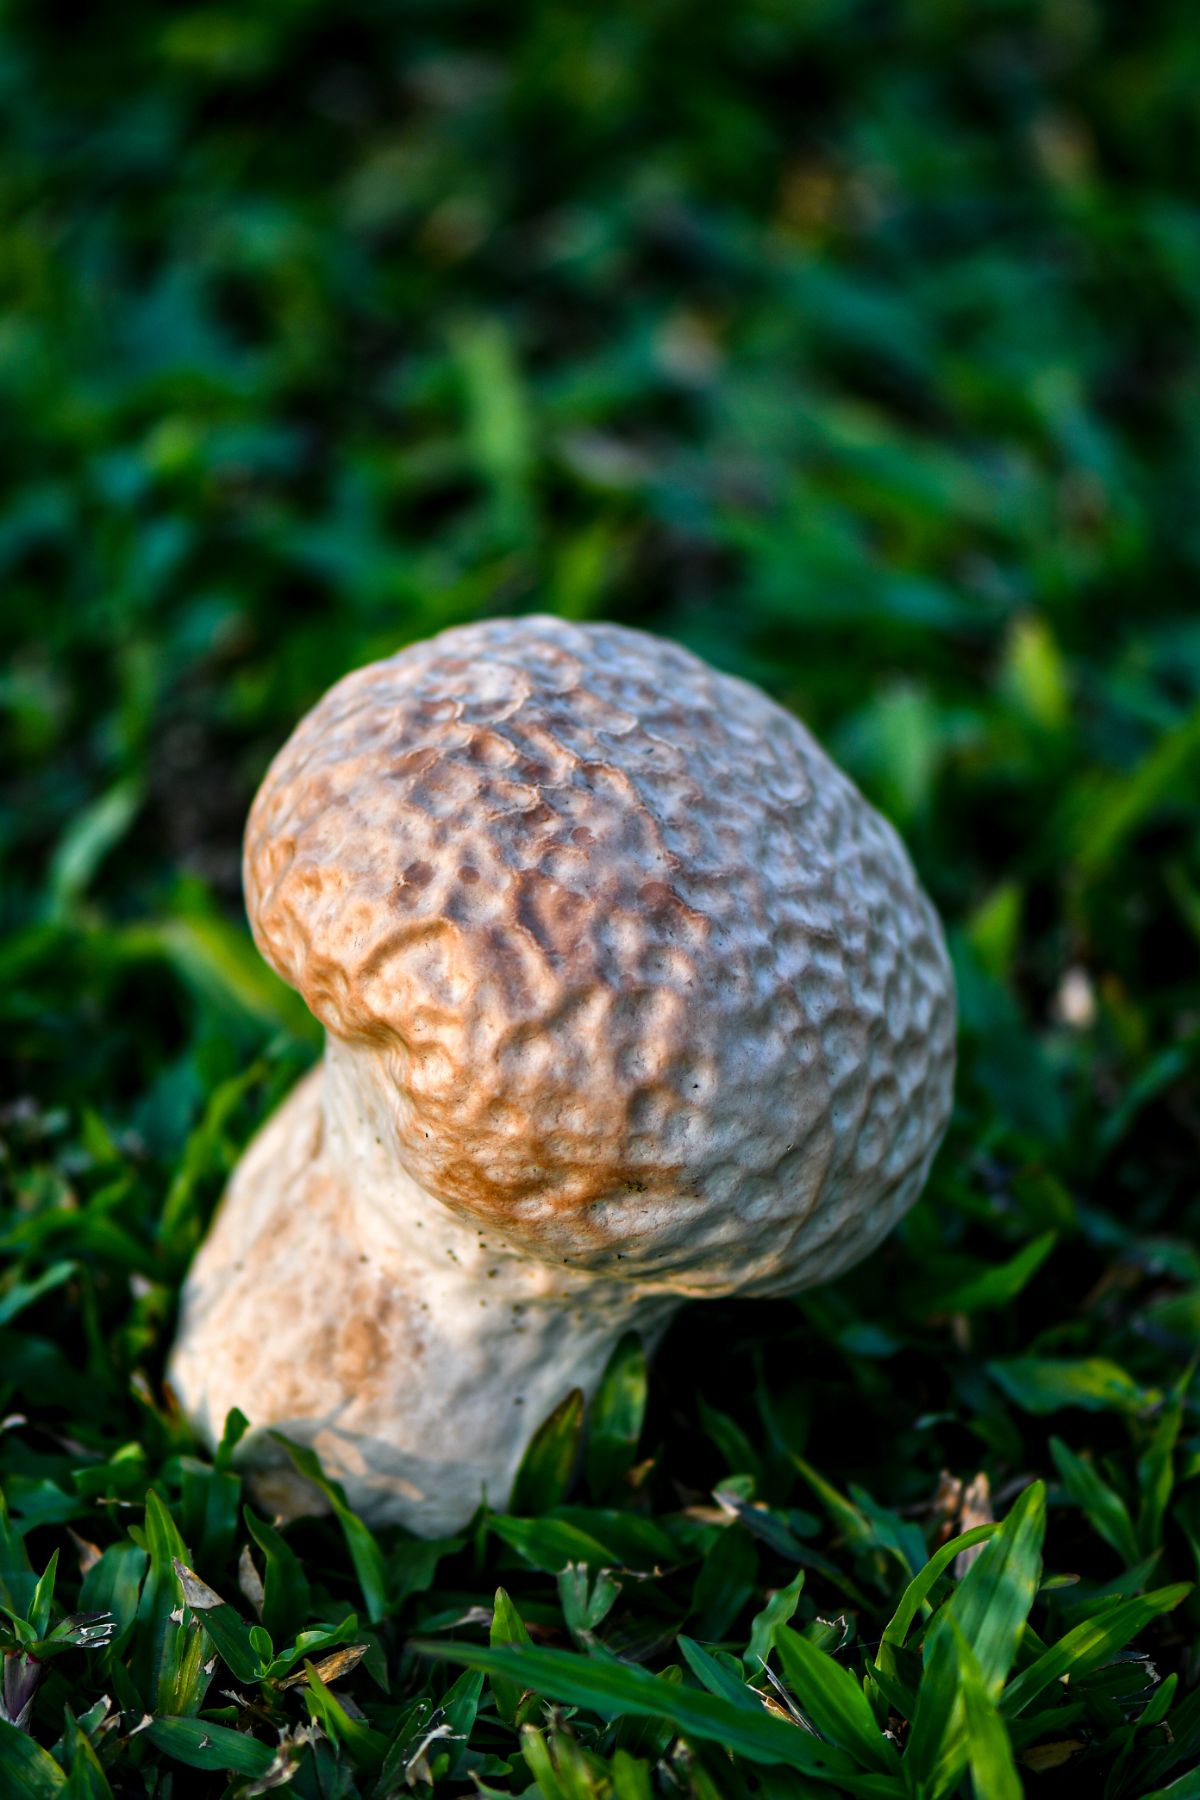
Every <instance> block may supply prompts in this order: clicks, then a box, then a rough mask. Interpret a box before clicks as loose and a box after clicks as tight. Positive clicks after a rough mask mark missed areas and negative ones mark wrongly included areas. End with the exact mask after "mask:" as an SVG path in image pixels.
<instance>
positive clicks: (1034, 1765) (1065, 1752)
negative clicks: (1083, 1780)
mask: <svg viewBox="0 0 1200 1800" xmlns="http://www.w3.org/2000/svg"><path fill="white" fill-rule="evenodd" d="M1085 1748H1086V1746H1085V1744H1084V1743H1083V1741H1082V1739H1081V1738H1055V1739H1054V1740H1053V1742H1052V1743H1049V1744H1034V1746H1033V1748H1032V1749H1031V1750H1026V1751H1025V1752H1024V1753H1023V1755H1021V1756H1020V1757H1019V1758H1018V1761H1019V1762H1022V1763H1023V1764H1024V1765H1025V1767H1026V1768H1027V1769H1033V1770H1034V1771H1035V1772H1036V1773H1038V1774H1041V1773H1042V1772H1043V1771H1044V1770H1046V1769H1061V1767H1062V1765H1063V1764H1064V1763H1066V1762H1070V1760H1071V1758H1072V1757H1073V1756H1078V1755H1079V1752H1080V1751H1081V1750H1083V1749H1085Z"/></svg>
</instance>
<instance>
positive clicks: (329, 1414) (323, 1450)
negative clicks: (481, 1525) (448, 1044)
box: [169, 1039, 678, 1535]
mask: <svg viewBox="0 0 1200 1800" xmlns="http://www.w3.org/2000/svg"><path fill="white" fill-rule="evenodd" d="M372 1066H373V1065H372V1063H371V1061H370V1059H369V1058H366V1057H363V1056H362V1055H359V1054H356V1053H355V1051H354V1049H353V1047H351V1046H348V1045H346V1044H342V1043H339V1042H338V1041H337V1040H335V1039H331V1040H330V1041H329V1044H328V1048H327V1052H326V1056H325V1059H324V1062H323V1063H322V1064H321V1065H320V1066H319V1067H318V1068H316V1069H314V1070H313V1071H312V1072H311V1073H310V1074H309V1075H308V1076H307V1077H306V1078H305V1079H304V1080H303V1081H302V1082H301V1083H300V1085H299V1087H297V1088H296V1089H295V1091H294V1092H293V1093H292V1094H291V1095H290V1096H289V1098H288V1099H287V1100H286V1101H285V1102H284V1103H283V1105H282V1106H281V1107H280V1108H279V1110H278V1111H277V1112H276V1113H275V1114H274V1115H273V1116H272V1118H270V1119H269V1120H268V1121H267V1123H266V1125H265V1126H264V1127H263V1129H262V1130H261V1131H260V1132H259V1134H258V1136H257V1137H256V1138H255V1139H254V1141H253V1143H252V1144H251V1145H250V1147H249V1149H248V1150H247V1152H246V1154H245V1156H244V1157H243V1159H242V1161H241V1162H240V1163H239V1165H238V1168H237V1170H236V1172H235V1174H234V1177H233V1180H232V1182H231V1183H230V1186H229V1189H228V1192H227V1194H226V1196H225V1199H224V1201H223V1203H222V1205H221V1208H220V1211H219V1213H218V1215H217V1219H216V1221H215V1222H214V1226H213V1229H212V1232H211V1234H210V1236H209V1238H208V1239H207V1241H206V1243H205V1244H204V1246H203V1248H202V1249H201V1251H200V1253H199V1255H198V1256H197V1258H196V1261H195V1263H194V1265H193V1268H192V1271H191V1274H190V1276H189V1278H188V1282H187V1285H186V1287H185V1290H184V1295H183V1302H182V1314H181V1324H180V1333H179V1338H178V1341H177V1344H176V1348H175V1351H174V1354H173V1357H172V1361H171V1366H170V1371H169V1373H170V1379H171V1381H172V1384H173V1385H174V1387H175V1388H176V1390H177V1391H178V1392H179V1393H180V1395H181V1396H183V1397H184V1399H185V1402H186V1405H187V1407H188V1411H189V1413H190V1414H191V1416H192V1417H193V1418H194V1419H196V1420H197V1422H198V1423H199V1424H200V1426H201V1428H202V1429H203V1430H204V1431H205V1433H206V1434H207V1435H208V1436H209V1437H210V1438H211V1439H214V1440H215V1439H217V1438H219V1437H220V1434H221V1430H222V1427H223V1424H224V1420H225V1416H226V1414H227V1413H228V1411H229V1409H230V1408H232V1407H234V1406H236V1405H239V1404H240V1405H241V1407H242V1409H243V1410H244V1411H248V1412H251V1414H252V1416H251V1418H250V1424H251V1430H250V1432H249V1433H248V1434H247V1436H246V1438H245V1439H244V1441H243V1445H242V1450H241V1454H242V1456H244V1457H245V1459H246V1461H247V1463H248V1465H249V1466H250V1467H251V1469H252V1470H253V1471H254V1472H253V1473H252V1475H251V1485H252V1487H253V1490H254V1492H255V1494H256V1496H257V1497H258V1499H259V1500H260V1502H261V1503H263V1504H264V1505H267V1506H268V1507H269V1508H270V1509H271V1511H272V1512H273V1513H275V1514H277V1515H282V1516H283V1517H295V1516H297V1515H299V1514H301V1513H305V1512H312V1511H313V1510H314V1502H317V1504H318V1505H319V1501H317V1496H316V1495H315V1494H314V1490H313V1488H312V1486H311V1484H310V1483H309V1482H308V1481H307V1480H306V1479H305V1478H304V1477H303V1476H301V1475H300V1474H299V1473H298V1472H297V1471H296V1470H295V1469H294V1468H293V1467H292V1465H291V1463H290V1460H289V1459H288V1457H287V1453H286V1451H285V1450H284V1449H283V1446H282V1445H279V1444H278V1443H276V1442H275V1441H274V1440H273V1439H272V1438H271V1437H270V1435H269V1434H270V1433H272V1432H278V1433H280V1434H281V1435H282V1436H284V1437H287V1438H289V1439H291V1440H292V1441H293V1442H295V1443H299V1444H303V1445H307V1446H309V1447H311V1448H312V1449H314V1450H315V1451H316V1453H317V1455H318V1456H319V1458H320V1460H321V1463H322V1466H323V1468H324V1469H325V1472H326V1473H327V1474H328V1475H330V1476H332V1477H333V1478H334V1479H335V1480H337V1481H340V1482H341V1483H342V1485H343V1486H344V1487H345V1489H346V1493H347V1496H348V1498H349V1500H350V1503H351V1505H352V1506H353V1507H354V1508H355V1510H356V1511H358V1512H359V1513H360V1514H362V1516H363V1517H364V1518H366V1519H368V1520H373V1521H375V1522H379V1523H383V1522H397V1521H398V1522H400V1523H402V1524H404V1525H407V1526H408V1527H409V1528H410V1529H412V1530H415V1531H419V1532H421V1533H424V1534H425V1535H437V1534H440V1533H444V1532H449V1531H453V1530H455V1529H457V1528H458V1527H459V1526H461V1525H463V1524H464V1523H465V1522H466V1521H467V1519H469V1518H470V1516H471V1514H472V1513H473V1512H474V1510H475V1508H476V1507H477V1505H478V1504H479V1502H480V1500H481V1498H483V1497H484V1495H486V1496H487V1498H488V1499H489V1500H490V1501H491V1503H492V1504H493V1505H494V1506H497V1507H502V1506H504V1505H505V1504H506V1503H507V1500H508V1496H509V1492H510V1490H511V1487H512V1483H513V1478H514V1476H515V1474H516V1471H517V1467H518V1465H519V1463H520V1459H521V1455H522V1452H523V1450H524V1447H525V1445H526V1443H527V1441H528V1438H529V1434H530V1432H531V1430H533V1429H534V1428H535V1427H536V1426H537V1425H538V1424H540V1422H541V1421H542V1419H543V1418H545V1417H546V1415H547V1414H548V1413H549V1412H550V1411H551V1410H552V1408H553V1407H554V1406H555V1405H556V1404H557V1403H558V1402H559V1401H560V1400H561V1399H562V1398H563V1396H564V1395H565V1394H567V1393H568V1392H570V1390H571V1389H572V1388H575V1387H578V1388H582V1389H583V1391H584V1393H585V1394H589V1395H590V1394H591V1392H592V1391H593V1390H594V1388H595V1385H596V1383H597V1381H598V1380H599V1377H600V1375H601V1373H602V1371H603V1369H604V1365H605V1363H606V1361H607V1359H608V1356H609V1354H610V1353H611V1350H612V1347H613V1345H614V1344H615V1342H616V1341H617V1339H618V1338H619V1337H620V1335H621V1333H622V1332H624V1331H627V1330H629V1329H631V1328H632V1329H636V1330H638V1331H639V1332H641V1333H642V1335H643V1337H645V1338H646V1339H647V1340H648V1341H650V1342H651V1343H653V1341H654V1340H656V1339H657V1337H658V1336H659V1335H660V1334H661V1332H662V1330H663V1328H664V1327H665V1325H666V1322H667V1319H668V1318H669V1317H670V1315H671V1313H673V1312H674V1311H675V1309H676V1306H677V1305H678V1301H677V1300H676V1299H675V1298H674V1297H673V1296H670V1295H664V1294H661V1293H659V1294H654V1295H650V1294H646V1293H645V1292H644V1291H641V1290H639V1289H638V1288H637V1287H636V1286H635V1285H633V1284H631V1283H627V1282H622V1281H614V1280H612V1279H611V1278H610V1277H607V1276H603V1275H597V1274H594V1273H592V1272H591V1271H589V1270H587V1269H583V1268H579V1267H576V1266H565V1265H562V1264H559V1265H557V1266H555V1265H552V1264H550V1263H547V1262H544V1261H541V1260H536V1259H531V1258H530V1257H529V1255H528V1254H527V1253H526V1252H525V1251H523V1250H521V1249H518V1248H516V1247H514V1246H513V1245H512V1244H511V1243H508V1242H506V1241H505V1240H504V1239H503V1238H501V1237H500V1236H499V1235H498V1234H497V1233H496V1232H495V1230H491V1229H489V1230H487V1231H485V1230H483V1229H482V1228H481V1227H478V1226H475V1225H472V1224H468V1223H465V1222H463V1221H461V1220H460V1219H459V1218H457V1217H456V1216H455V1215H454V1214H452V1213H451V1212H450V1211H448V1210H447V1208H446V1207H445V1206H443V1205H442V1204H440V1202H439V1201H438V1200H437V1199H436V1198H435V1197H433V1196H431V1195H429V1194H428V1193H427V1192H426V1191H425V1190H424V1189H423V1188H421V1187H420V1186H419V1185H418V1184H417V1183H416V1182H415V1181H414V1180H413V1179H412V1177H411V1176H410V1175H408V1174H407V1172H406V1171H405V1169H404V1168H403V1167H402V1165H401V1164H400V1162H399V1161H398V1159H397V1157H396V1155H395V1151H394V1148H393V1144H392V1141H391V1134H390V1131H389V1129H388V1121H387V1119H386V1117H385V1112H384V1107H383V1106H382V1105H381V1092H380V1089H379V1087H378V1085H377V1083H375V1082H373V1081H372V1080H371V1079H370V1077H371V1073H372ZM267 1316H269V1318H270V1322H271V1330H270V1333H269V1335H268V1334H267V1333H266V1332H265V1331H264V1328H263V1321H264V1318H265V1317H267ZM314 1342H315V1343H319V1344H320V1345H321V1346H322V1347H323V1348H322V1354H321V1357H320V1360H319V1362H317V1364H316V1365H315V1366H314V1360H313V1353H312V1346H313V1344H314Z"/></svg>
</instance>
